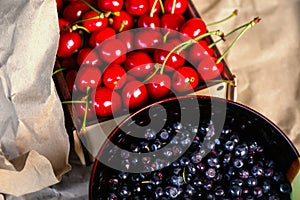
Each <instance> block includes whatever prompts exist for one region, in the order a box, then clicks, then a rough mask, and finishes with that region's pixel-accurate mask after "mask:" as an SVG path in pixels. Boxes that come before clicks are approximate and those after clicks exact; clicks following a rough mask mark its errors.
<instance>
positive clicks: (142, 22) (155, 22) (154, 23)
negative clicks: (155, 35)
mask: <svg viewBox="0 0 300 200" xmlns="http://www.w3.org/2000/svg"><path fill="white" fill-rule="evenodd" d="M138 27H140V28H153V29H155V28H158V27H160V18H159V17H158V16H157V15H153V16H152V17H151V16H149V15H147V14H143V15H141V16H140V17H139V19H138Z"/></svg>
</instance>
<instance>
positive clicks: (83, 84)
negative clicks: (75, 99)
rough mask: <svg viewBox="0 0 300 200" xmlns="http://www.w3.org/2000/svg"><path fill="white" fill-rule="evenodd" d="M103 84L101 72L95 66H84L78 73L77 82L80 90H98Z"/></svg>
mask: <svg viewBox="0 0 300 200" xmlns="http://www.w3.org/2000/svg"><path fill="white" fill-rule="evenodd" d="M100 83H101V71H100V69H99V68H97V67H94V66H83V67H81V68H80V70H79V71H78V73H77V77H76V80H75V84H76V87H77V88H78V90H80V91H83V92H86V90H87V87H90V88H96V87H97V86H98V85H100Z"/></svg>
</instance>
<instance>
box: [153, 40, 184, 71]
mask: <svg viewBox="0 0 300 200" xmlns="http://www.w3.org/2000/svg"><path fill="white" fill-rule="evenodd" d="M174 47H175V45H173V44H171V43H166V44H163V45H161V46H160V48H158V49H156V50H155V51H154V56H153V57H154V61H155V62H156V63H160V64H163V63H164V61H165V60H166V59H167V56H168V54H169V53H170V51H171V50H172V49H173V48H174ZM184 63H185V52H184V51H182V52H181V53H180V54H177V53H176V52H173V53H171V55H170V56H169V58H168V60H167V61H166V67H165V70H166V71H173V70H174V69H177V68H178V67H181V66H182V65H183V64H184Z"/></svg>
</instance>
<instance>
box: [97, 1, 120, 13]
mask: <svg viewBox="0 0 300 200" xmlns="http://www.w3.org/2000/svg"><path fill="white" fill-rule="evenodd" d="M123 3H124V0H98V1H97V5H98V8H99V9H100V10H103V11H110V12H117V11H120V10H121V9H122V7H123Z"/></svg>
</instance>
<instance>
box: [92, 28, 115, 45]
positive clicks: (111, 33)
mask: <svg viewBox="0 0 300 200" xmlns="http://www.w3.org/2000/svg"><path fill="white" fill-rule="evenodd" d="M115 36H116V31H115V30H114V29H112V28H110V27H105V28H103V29H101V30H97V31H94V32H92V33H91V36H90V38H89V45H90V46H92V47H96V46H99V45H100V44H101V43H102V42H103V41H104V40H106V39H113V38H115Z"/></svg>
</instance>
